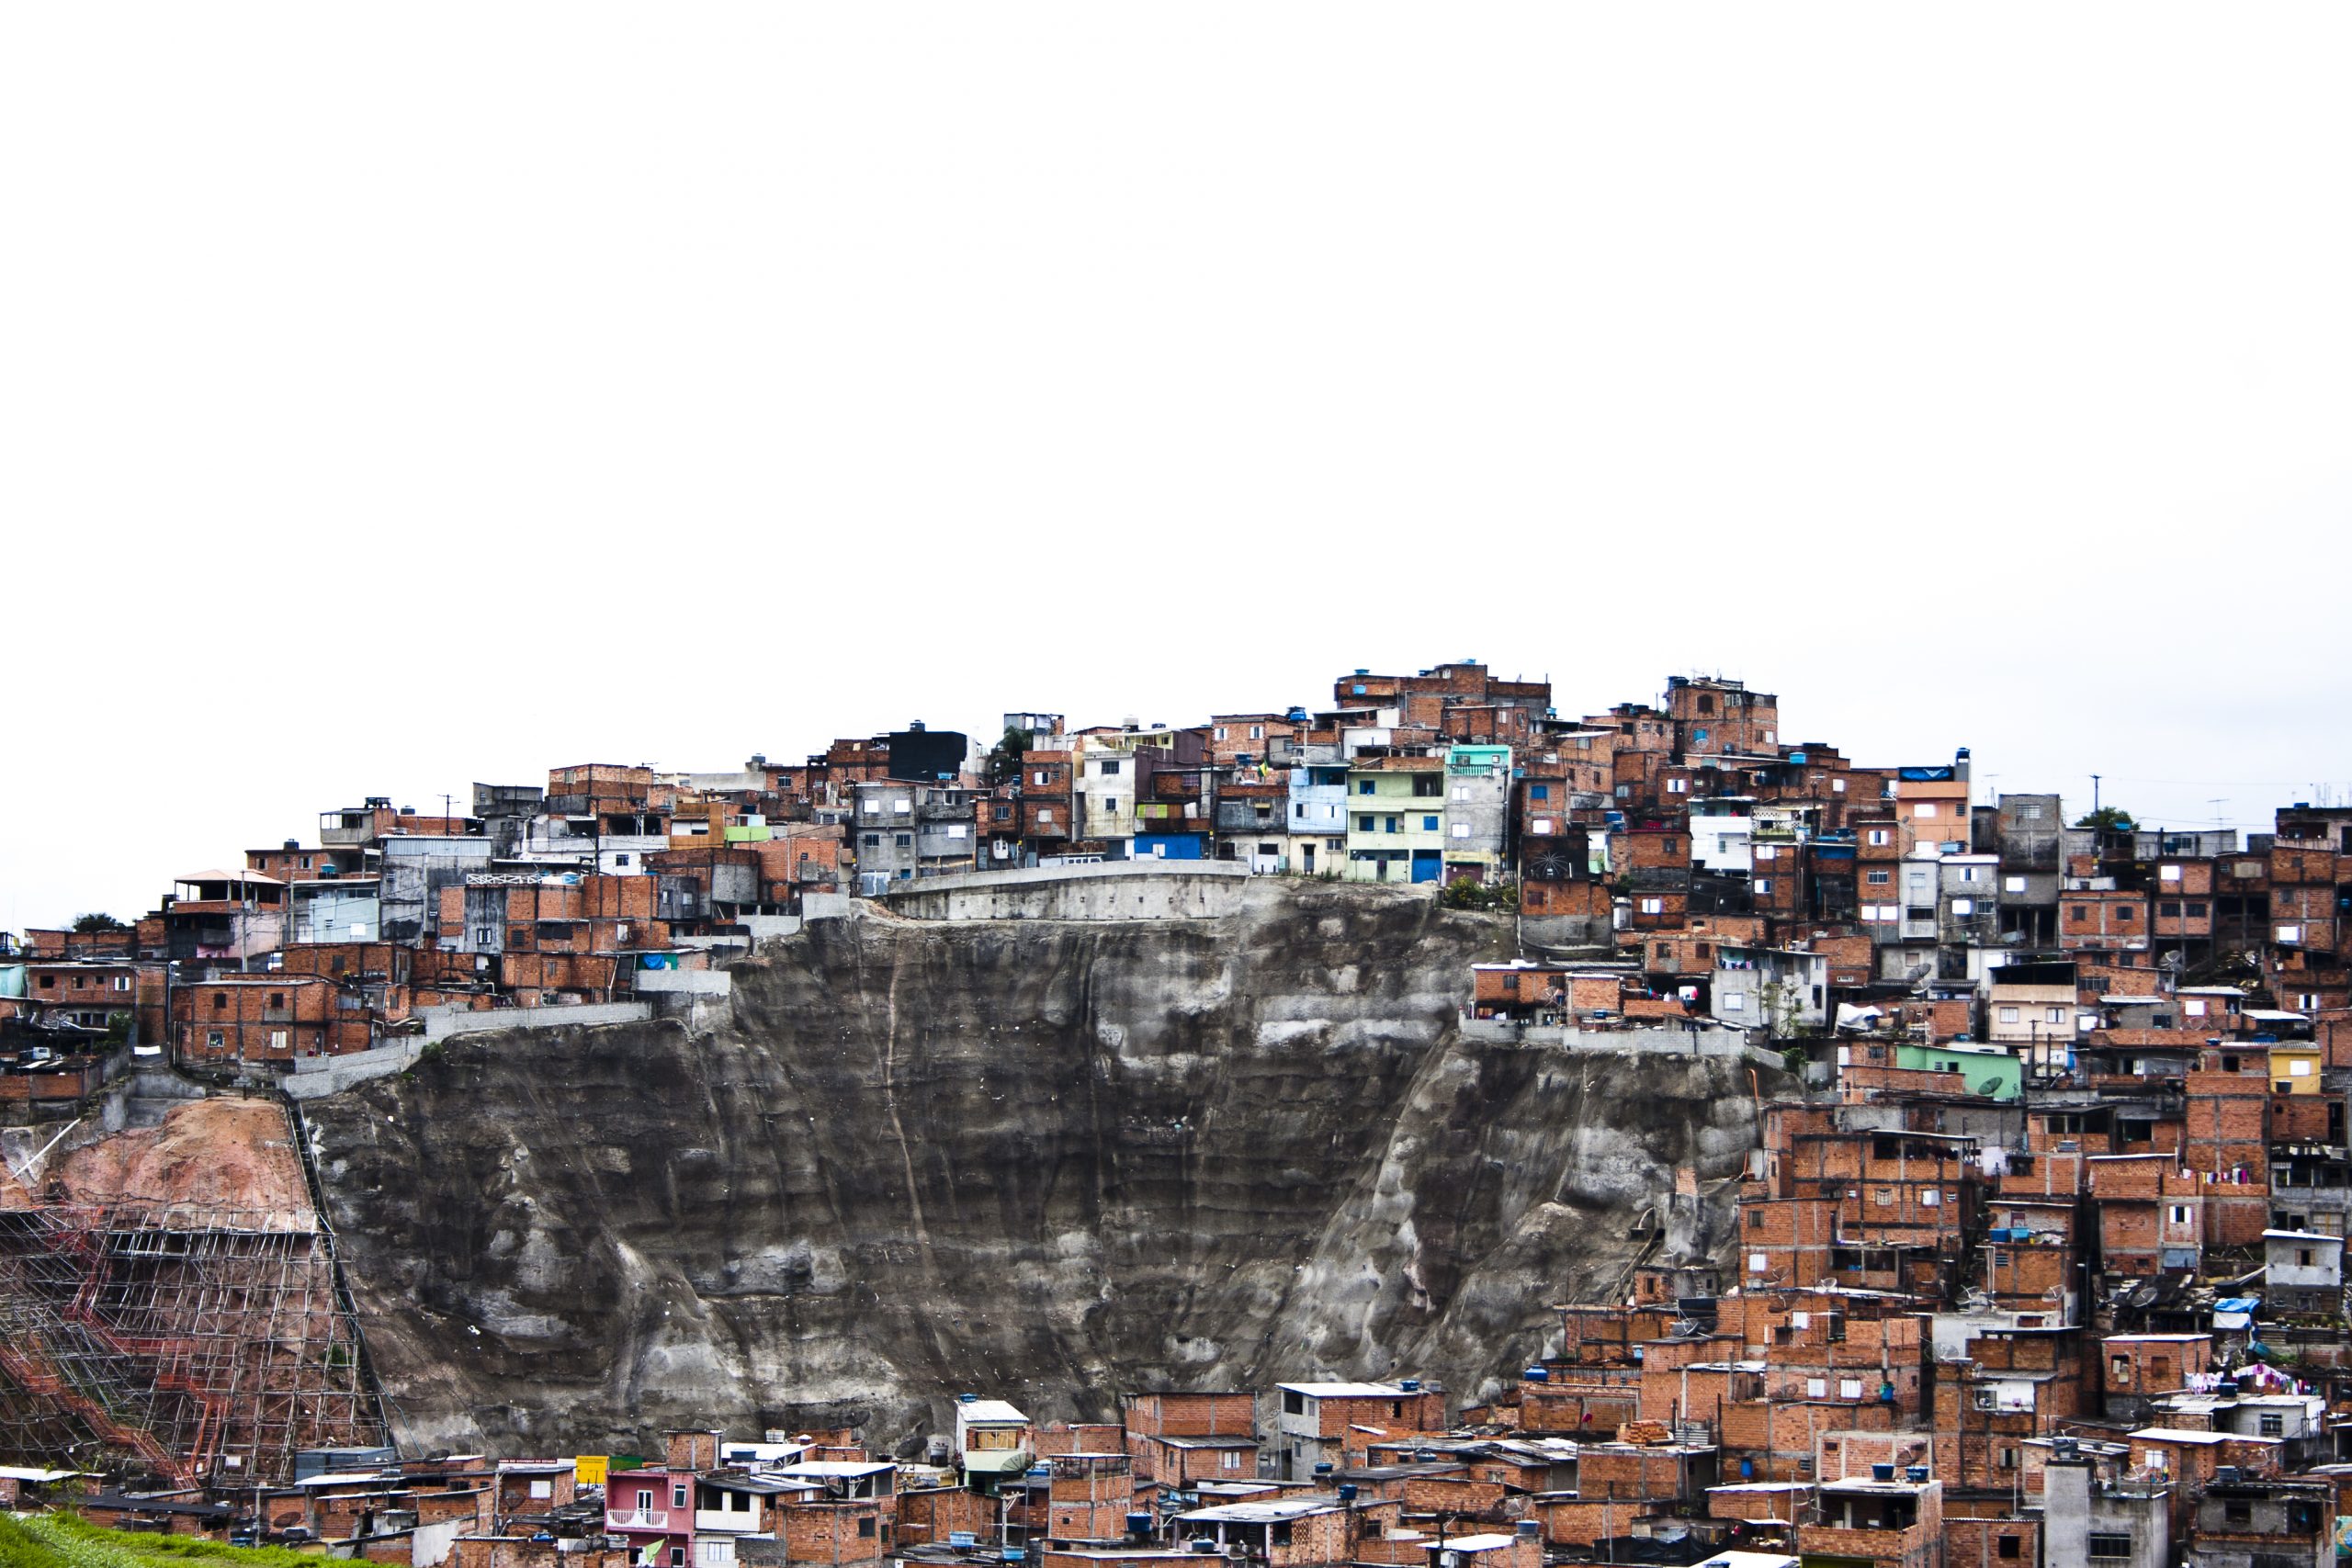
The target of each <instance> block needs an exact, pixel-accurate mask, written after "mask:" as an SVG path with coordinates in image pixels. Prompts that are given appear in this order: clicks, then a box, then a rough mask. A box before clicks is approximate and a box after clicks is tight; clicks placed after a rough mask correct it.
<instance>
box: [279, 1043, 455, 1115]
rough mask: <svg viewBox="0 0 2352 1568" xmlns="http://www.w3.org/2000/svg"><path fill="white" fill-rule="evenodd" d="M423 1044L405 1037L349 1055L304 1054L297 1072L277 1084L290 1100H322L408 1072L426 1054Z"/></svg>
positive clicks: (296, 1068) (298, 1063)
mask: <svg viewBox="0 0 2352 1568" xmlns="http://www.w3.org/2000/svg"><path fill="white" fill-rule="evenodd" d="M424 1045H425V1043H424V1041H422V1040H402V1041H401V1042H399V1043H396V1044H391V1045H379V1046H377V1047H376V1048H375V1049H374V1050H372V1051H354V1052H353V1053H352V1054H351V1055H347V1056H305V1057H302V1058H300V1060H299V1061H298V1062H297V1064H296V1066H295V1070H294V1071H292V1072H290V1073H288V1074H287V1075H286V1076H285V1077H282V1078H280V1079H278V1081H277V1087H278V1088H280V1089H284V1090H285V1091H286V1097H287V1098H288V1100H323V1099H325V1098H326V1097H327V1096H328V1095H331V1094H341V1093H342V1092H343V1091H344V1090H345V1089H349V1088H351V1087H352V1086H353V1085H355V1084H363V1083H366V1082H368V1080H369V1079H371V1078H388V1077H391V1076H392V1075H393V1074H394V1073H404V1072H406V1071H408V1070H409V1069H410V1068H411V1067H413V1066H416V1059H417V1057H419V1056H421V1055H424Z"/></svg>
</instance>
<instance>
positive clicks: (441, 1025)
mask: <svg viewBox="0 0 2352 1568" xmlns="http://www.w3.org/2000/svg"><path fill="white" fill-rule="evenodd" d="M416 1012H417V1016H418V1017H419V1018H422V1019H424V1038H425V1039H426V1040H428V1041H431V1040H447V1038H448V1037H449V1036H450V1035H452V1034H489V1033H494V1032H497V1031H499V1030H502V1029H569V1028H572V1027H574V1026H577V1025H584V1024H591V1023H636V1022H639V1021H642V1020H645V1019H649V1018H651V1017H652V1016H653V1009H652V1007H651V1006H650V1004H649V1003H645V1002H589V1003H583V1004H582V1005H580V1006H578V1007H552V1008H494V1009H492V1010H490V1011H487V1012H459V1011H457V1010H444V1009H440V1008H419V1009H417V1010H416ZM321 1059H322V1060H341V1061H349V1060H350V1059H351V1058H349V1057H347V1056H346V1057H331V1058H321Z"/></svg>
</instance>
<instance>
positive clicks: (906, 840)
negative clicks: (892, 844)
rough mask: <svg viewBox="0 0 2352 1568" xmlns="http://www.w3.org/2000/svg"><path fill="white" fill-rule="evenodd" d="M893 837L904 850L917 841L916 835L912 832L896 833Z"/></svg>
mask: <svg viewBox="0 0 2352 1568" xmlns="http://www.w3.org/2000/svg"><path fill="white" fill-rule="evenodd" d="M891 838H892V839H893V840H896V841H897V843H898V846H899V848H900V849H902V850H903V849H905V848H906V847H907V846H908V845H909V844H911V843H913V842H914V841H915V836H914V835H913V834H912V833H894V834H892V835H891Z"/></svg>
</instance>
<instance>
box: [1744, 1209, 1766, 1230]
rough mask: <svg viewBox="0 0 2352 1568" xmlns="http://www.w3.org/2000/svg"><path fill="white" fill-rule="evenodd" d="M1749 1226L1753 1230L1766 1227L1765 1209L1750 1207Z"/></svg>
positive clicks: (1748, 1214)
mask: <svg viewBox="0 0 2352 1568" xmlns="http://www.w3.org/2000/svg"><path fill="white" fill-rule="evenodd" d="M1747 1228H1748V1229H1749V1230H1752V1231H1760V1230H1762V1229H1763V1228H1764V1211H1763V1210H1761V1209H1750V1210H1748V1211H1747Z"/></svg>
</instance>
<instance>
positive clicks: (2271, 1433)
mask: <svg viewBox="0 0 2352 1568" xmlns="http://www.w3.org/2000/svg"><path fill="white" fill-rule="evenodd" d="M2286 1435H2287V1418H2286V1417H2285V1416H2281V1415H2279V1414H2278V1412H2277V1411H2275V1410H2266V1411H2264V1412H2263V1413H2262V1436H2264V1437H2266V1438H2283V1437H2285V1436H2286Z"/></svg>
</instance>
